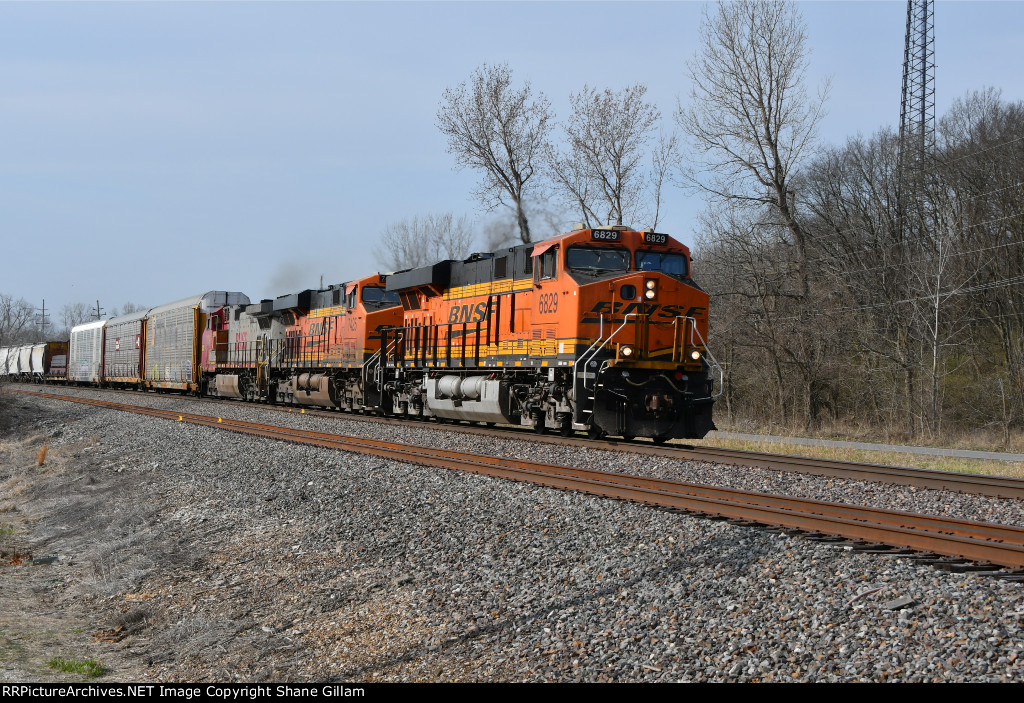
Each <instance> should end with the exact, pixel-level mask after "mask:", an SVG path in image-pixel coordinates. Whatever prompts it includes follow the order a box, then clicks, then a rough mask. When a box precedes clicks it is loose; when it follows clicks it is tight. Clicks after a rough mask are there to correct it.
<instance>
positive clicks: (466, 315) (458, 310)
mask: <svg viewBox="0 0 1024 703" xmlns="http://www.w3.org/2000/svg"><path fill="white" fill-rule="evenodd" d="M486 312H487V303H486V302H484V303H477V304H476V307H473V306H472V305H454V306H452V309H451V311H450V312H449V313H448V322H449V323H458V322H479V321H480V320H482V319H484V314H485V313H486Z"/></svg>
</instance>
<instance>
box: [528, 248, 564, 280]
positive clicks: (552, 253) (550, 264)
mask: <svg viewBox="0 0 1024 703" xmlns="http://www.w3.org/2000/svg"><path fill="white" fill-rule="evenodd" d="M537 258H538V259H540V261H538V262H537V265H536V266H534V271H533V275H534V280H540V279H542V278H554V277H555V276H556V275H557V274H558V247H551V248H550V249H548V250H547V251H545V252H544V253H543V254H541V255H540V256H539V257H537Z"/></svg>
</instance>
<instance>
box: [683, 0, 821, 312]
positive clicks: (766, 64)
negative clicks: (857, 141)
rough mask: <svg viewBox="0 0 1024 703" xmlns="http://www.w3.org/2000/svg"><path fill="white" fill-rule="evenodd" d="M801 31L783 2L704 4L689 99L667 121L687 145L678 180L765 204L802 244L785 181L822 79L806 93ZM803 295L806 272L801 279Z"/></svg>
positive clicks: (801, 151)
mask: <svg viewBox="0 0 1024 703" xmlns="http://www.w3.org/2000/svg"><path fill="white" fill-rule="evenodd" d="M807 54H808V49H807V47H806V33H805V28H804V23H803V20H802V19H801V18H800V15H799V13H798V12H797V10H796V8H795V6H794V5H793V4H792V3H791V2H787V1H786V0H763V1H762V0H735V1H734V2H720V3H719V4H718V5H716V6H715V7H714V8H713V9H705V15H704V22H703V25H702V28H701V47H700V49H699V51H698V53H697V55H696V56H695V57H694V59H693V60H692V61H691V62H690V63H689V69H690V75H691V78H692V85H693V88H692V89H691V91H690V104H689V105H688V106H686V107H683V106H682V105H680V106H679V108H678V110H677V111H676V119H677V121H678V123H679V125H680V127H682V129H683V130H684V131H686V132H687V133H688V134H689V135H690V137H691V139H692V141H693V156H694V159H693V162H694V163H696V164H698V165H697V166H696V167H694V168H690V169H688V170H684V172H683V176H684V179H685V181H686V182H687V183H689V184H690V185H694V186H697V187H698V188H700V189H702V190H704V191H706V192H707V193H710V194H711V195H712V196H713V197H714V198H719V199H725V200H730V201H738V202H745V203H750V204H753V205H755V206H768V207H770V208H771V209H772V210H774V211H776V213H777V215H778V217H779V218H780V219H781V220H782V222H783V223H784V224H785V226H786V227H787V228H788V229H789V230H790V232H791V233H792V235H793V238H794V241H795V243H796V246H797V248H798V250H799V253H800V256H801V265H803V264H804V263H805V262H806V256H807V242H806V236H805V234H804V231H803V228H802V227H801V224H800V222H799V221H798V220H797V218H796V215H795V213H794V209H793V201H792V198H793V193H792V191H791V185H792V184H791V177H792V175H793V172H794V170H795V169H796V167H797V165H798V164H799V163H800V160H801V158H802V157H805V156H807V155H808V153H809V152H810V150H811V147H812V145H813V143H814V140H815V136H816V133H817V126H818V122H819V120H820V119H821V117H822V116H823V114H824V106H825V100H826V97H827V94H828V84H827V82H826V84H825V85H824V86H822V89H821V90H820V91H819V93H818V95H817V96H816V97H814V98H811V97H810V96H808V94H807V90H806V88H805V87H804V82H805V78H806V73H807ZM803 287H804V292H805V293H806V292H807V287H808V281H807V275H806V272H804V275H803Z"/></svg>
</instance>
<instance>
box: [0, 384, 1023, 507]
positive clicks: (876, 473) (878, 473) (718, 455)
mask: <svg viewBox="0 0 1024 703" xmlns="http://www.w3.org/2000/svg"><path fill="white" fill-rule="evenodd" d="M91 390H96V389H91ZM11 392H22V393H26V392H27V393H31V391H17V390H12V391H11ZM190 399H191V400H198V399H194V398H190ZM202 400H203V402H211V403H227V404H229V405H237V403H238V401H232V400H222V399H213V398H204V399H202ZM260 407H262V408H264V409H273V410H278V411H287V412H294V409H292V408H286V407H282V406H274V405H261V406H260ZM304 412H305V413H306V414H309V415H313V416H323V417H334V418H337V417H339V414H338V412H337V411H331V410H326V409H315V408H305V409H304ZM341 417H344V418H346V419H351V420H360V421H364V422H383V423H394V424H397V425H402V426H408V425H409V421H408V420H398V419H393V418H379V417H375V418H371V417H366V416H360V415H353V414H345V415H341ZM445 427H446V428H450V429H452V430H456V431H458V432H463V433H465V434H476V435H482V436H488V437H497V438H504V439H516V440H522V439H523V438H524V436H528V437H529V438H530V441H532V442H541V443H545V444H555V445H563V446H574V447H580V446H585V447H589V448H591V449H601V450H604V451H613V452H629V453H633V454H641V455H644V456H656V457H664V458H668V459H677V460H681V461H703V462H709V463H714V464H730V465H735V466H746V467H752V468H759V469H772V470H776V471H790V472H794V473H802V474H809V475H813V476H834V477H836V478H842V479H849V480H854V481H877V482H879V483H889V484H895V485H902V486H914V487H916V488H930V489H934V490H942V491H955V492H959V493H970V494H976V495H985V496H993V497H996V498H1014V499H1021V498H1024V479H1019V478H1011V477H1008V476H986V475H983V474H969V473H961V472H955V471H936V470H934V469H917V468H911V467H900V466H883V465H880V464H860V463H856V462H850V461H838V460H832V459H816V458H811V457H802V456H788V455H785V454H769V453H764V452H751V451H744V450H740V449H722V448H719V447H695V446H692V445H672V444H669V445H657V446H656V445H654V444H651V443H650V442H646V441H641V440H634V441H625V440H592V439H587V438H585V437H580V436H575V437H560V436H555V435H540V434H536V433H534V432H532V431H530V430H525V429H524V430H517V429H514V428H507V427H481V426H471V425H452V424H449V425H445Z"/></svg>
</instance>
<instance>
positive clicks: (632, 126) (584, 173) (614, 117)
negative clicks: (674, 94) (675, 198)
mask: <svg viewBox="0 0 1024 703" xmlns="http://www.w3.org/2000/svg"><path fill="white" fill-rule="evenodd" d="M646 93H647V86H645V85H642V84H639V83H638V84H637V85H634V86H630V87H628V88H625V89H623V90H621V91H619V92H614V91H612V90H609V89H605V90H602V91H598V90H597V89H596V88H591V87H589V86H584V88H583V90H582V91H581V92H579V93H574V94H573V95H571V96H570V102H571V104H572V114H571V116H570V117H569V121H568V123H566V125H565V126H564V131H565V142H566V149H567V151H564V152H561V151H559V150H557V149H556V148H553V147H552V148H550V149H549V154H548V163H549V165H548V175H549V177H550V179H551V181H552V183H553V184H554V186H555V188H556V190H557V191H558V192H559V194H560V195H561V197H562V200H563V201H564V202H565V204H566V205H567V206H569V207H571V208H572V209H575V210H577V211H578V212H579V213H580V217H582V219H583V221H584V223H585V224H587V225H593V224H616V225H621V224H624V223H626V224H631V223H632V224H636V223H638V222H640V221H642V222H643V224H647V225H650V226H651V227H655V226H657V221H658V216H659V212H660V205H661V188H662V186H663V185H664V182H665V175H666V173H667V171H668V168H669V165H670V164H672V163H674V162H675V160H676V159H675V156H674V155H675V150H676V137H675V135H674V134H672V135H669V136H665V135H662V136H661V137H660V138H659V139H658V141H657V142H656V145H655V148H654V149H653V150H649V146H650V142H651V140H652V138H653V136H654V133H655V131H656V130H657V127H658V122H659V121H660V119H661V113H660V112H659V111H658V109H657V108H656V107H655V106H654V105H653V104H652V103H649V102H646V101H645V100H644V95H645V94H646ZM652 201H653V204H652Z"/></svg>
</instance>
